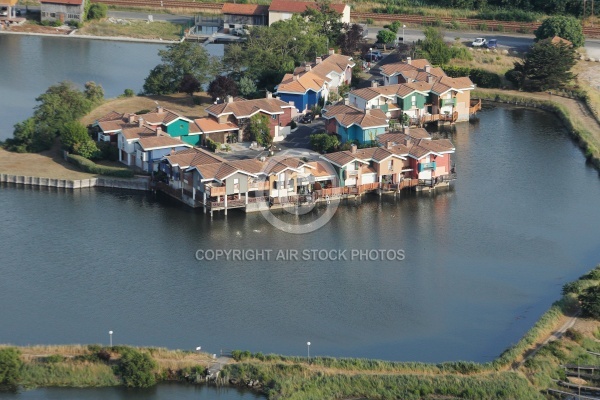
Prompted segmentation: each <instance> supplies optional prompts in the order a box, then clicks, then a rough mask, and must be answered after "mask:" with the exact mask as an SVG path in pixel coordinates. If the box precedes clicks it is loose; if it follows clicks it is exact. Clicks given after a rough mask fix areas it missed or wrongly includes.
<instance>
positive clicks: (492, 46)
mask: <svg viewBox="0 0 600 400" xmlns="http://www.w3.org/2000/svg"><path fill="white" fill-rule="evenodd" d="M485 47H487V48H488V49H495V48H496V47H498V39H490V40H488V42H487V43H486V44H485Z"/></svg>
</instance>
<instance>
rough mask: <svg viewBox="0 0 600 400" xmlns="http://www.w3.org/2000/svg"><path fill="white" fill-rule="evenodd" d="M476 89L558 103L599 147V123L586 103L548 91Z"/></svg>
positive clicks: (599, 147) (598, 147)
mask: <svg viewBox="0 0 600 400" xmlns="http://www.w3.org/2000/svg"><path fill="white" fill-rule="evenodd" d="M477 90H478V91H481V92H485V93H494V94H495V93H498V94H505V95H509V96H518V97H524V98H531V99H536V100H543V101H552V102H554V103H557V104H560V105H562V106H564V107H566V108H567V110H568V111H569V113H570V114H571V116H572V118H574V119H576V120H577V121H578V122H579V123H580V125H581V126H582V127H584V128H585V129H587V130H588V131H589V133H590V134H591V136H592V139H593V141H594V143H593V145H594V146H595V147H596V148H597V149H600V123H599V122H598V120H597V119H596V118H595V117H594V116H593V115H592V114H591V113H590V111H589V109H588V107H587V105H586V104H585V103H583V102H581V101H578V100H574V99H569V98H566V97H562V96H556V95H551V94H548V93H539V92H538V93H527V92H519V91H516V90H497V89H479V88H478V89H477Z"/></svg>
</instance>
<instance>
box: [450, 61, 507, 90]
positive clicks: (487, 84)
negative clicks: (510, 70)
mask: <svg viewBox="0 0 600 400" xmlns="http://www.w3.org/2000/svg"><path fill="white" fill-rule="evenodd" d="M442 69H443V70H444V72H445V73H446V75H448V76H449V77H451V78H459V77H461V76H468V77H469V78H471V80H472V81H473V83H474V84H476V85H477V86H479V87H482V88H491V89H497V88H501V87H502V77H501V76H500V75H498V74H496V73H494V72H490V71H486V70H485V69H481V68H469V67H458V66H454V65H445V66H443V67H442Z"/></svg>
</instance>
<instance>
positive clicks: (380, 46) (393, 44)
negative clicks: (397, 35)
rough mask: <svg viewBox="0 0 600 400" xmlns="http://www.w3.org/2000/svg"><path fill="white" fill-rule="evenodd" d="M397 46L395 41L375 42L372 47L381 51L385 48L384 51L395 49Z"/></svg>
mask: <svg viewBox="0 0 600 400" xmlns="http://www.w3.org/2000/svg"><path fill="white" fill-rule="evenodd" d="M397 45H398V42H396V41H394V42H390V43H382V42H375V44H373V47H375V48H376V49H383V48H384V47H385V49H386V50H392V49H395V48H396V46H397Z"/></svg>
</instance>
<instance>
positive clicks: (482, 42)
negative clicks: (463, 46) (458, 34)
mask: <svg viewBox="0 0 600 400" xmlns="http://www.w3.org/2000/svg"><path fill="white" fill-rule="evenodd" d="M486 43H487V40H485V39H484V38H480V37H479V38H477V39H475V40H473V43H471V46H473V47H482V46H485V44H486Z"/></svg>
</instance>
